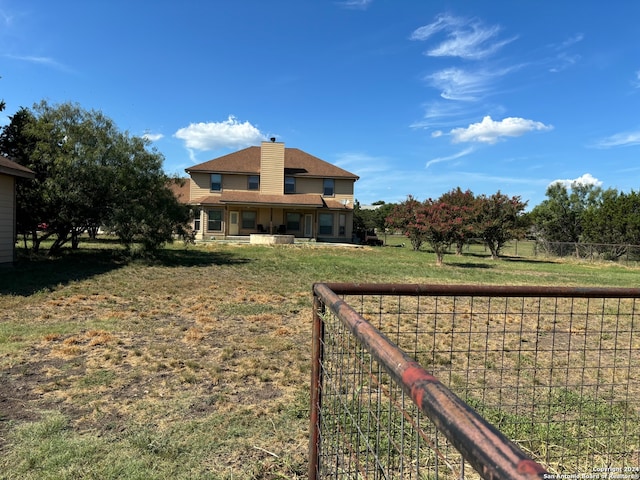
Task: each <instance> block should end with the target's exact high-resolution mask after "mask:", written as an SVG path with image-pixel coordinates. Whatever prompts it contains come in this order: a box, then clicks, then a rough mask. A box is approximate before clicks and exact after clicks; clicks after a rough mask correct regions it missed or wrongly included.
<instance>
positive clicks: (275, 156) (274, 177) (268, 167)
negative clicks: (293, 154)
mask: <svg viewBox="0 0 640 480" xmlns="http://www.w3.org/2000/svg"><path fill="white" fill-rule="evenodd" d="M260 193H262V194H266V195H282V194H284V143H282V142H276V139H275V138H272V139H271V141H270V142H262V144H261V145H260Z"/></svg>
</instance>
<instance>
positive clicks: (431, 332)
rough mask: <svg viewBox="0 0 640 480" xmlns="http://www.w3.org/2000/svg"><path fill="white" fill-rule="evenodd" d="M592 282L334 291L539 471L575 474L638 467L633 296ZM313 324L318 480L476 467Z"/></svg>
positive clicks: (344, 345) (332, 320)
mask: <svg viewBox="0 0 640 480" xmlns="http://www.w3.org/2000/svg"><path fill="white" fill-rule="evenodd" d="M361 290H362V289H361ZM396 290H397V288H396ZM514 290H517V289H514ZM539 290H540V289H539ZM593 290H595V291H596V292H595V293H598V294H599V295H600V296H593V295H585V291H584V289H575V291H573V296H572V295H570V294H569V293H571V290H567V289H563V290H561V291H558V290H557V289H556V290H554V289H553V288H549V289H546V290H545V289H544V288H542V289H541V291H540V292H537V293H536V294H535V295H534V294H532V293H531V291H529V292H528V293H527V294H526V295H517V292H516V291H513V292H511V293H509V294H505V293H504V291H505V290H504V288H503V289H498V288H497V289H496V291H495V292H494V293H493V294H492V293H491V291H490V289H489V290H487V289H486V288H484V289H482V291H479V292H478V293H476V294H473V293H469V292H468V291H466V290H465V291H464V292H463V293H464V294H461V293H460V292H457V293H456V291H455V290H454V287H452V289H451V291H450V292H447V293H446V294H442V293H438V294H428V293H424V294H422V293H421V294H419V295H418V294H412V295H401V294H396V293H391V292H389V293H388V294H375V295H369V294H367V295H364V294H362V292H361V291H355V292H352V294H350V293H349V292H342V296H343V298H344V301H345V302H346V303H348V304H349V305H350V306H352V307H353V308H354V309H355V310H357V311H358V313H360V314H361V315H362V317H363V318H365V319H366V320H368V321H369V322H371V323H372V324H373V325H374V326H375V327H376V328H377V329H379V330H380V331H381V332H382V333H384V334H385V335H386V336H387V337H388V338H389V339H390V340H391V341H393V342H394V343H395V344H396V345H398V346H399V347H400V348H401V349H402V350H403V351H404V352H406V353H408V354H409V355H410V356H411V357H413V358H415V359H416V360H417V361H418V362H419V363H420V364H421V365H422V366H423V367H424V368H426V369H427V370H429V371H430V372H432V373H433V375H434V376H435V377H437V378H438V379H439V380H440V381H441V382H443V383H444V384H445V385H446V386H448V387H449V388H450V389H451V390H452V391H453V392H454V393H455V394H456V395H458V396H459V397H460V398H461V399H462V400H464V401H465V402H466V403H467V404H469V405H471V406H472V407H473V408H474V409H475V410H476V411H478V413H480V415H482V416H483V417H484V418H485V419H486V420H487V421H488V422H489V423H491V424H493V425H494V426H495V427H496V428H497V429H498V430H500V431H501V432H502V433H503V434H504V435H505V436H507V437H508V438H510V439H511V440H513V441H514V442H516V443H517V444H518V445H519V446H520V447H521V448H522V449H523V450H524V451H525V452H527V453H529V454H530V455H531V457H532V458H534V459H536V460H538V461H540V462H542V463H543V464H544V465H546V466H547V467H548V468H549V470H550V471H551V472H555V473H564V474H588V473H591V472H593V471H594V469H599V468H633V467H637V466H638V465H640V332H639V331H638V329H639V328H640V327H639V319H638V307H639V303H638V296H640V291H638V292H635V291H633V292H631V289H627V290H629V291H630V292H631V293H634V292H635V296H634V295H633V294H629V295H628V296H626V297H625V296H622V295H618V294H619V293H620V291H618V292H617V293H618V294H616V295H613V296H607V295H606V293H607V292H606V291H605V289H600V290H598V289H593ZM567 292H569V293H567ZM612 292H613V290H611V291H610V293H612ZM560 293H562V295H560ZM592 293H594V292H592ZM323 320H324V323H325V335H324V345H323V346H324V359H323V365H322V390H323V398H322V422H323V425H322V436H323V438H322V454H321V455H322V463H321V464H322V468H323V469H324V470H323V472H325V473H326V476H323V477H322V478H332V477H333V476H335V477H336V478H338V477H340V478H427V477H432V476H434V475H435V476H440V477H443V478H447V477H451V478H453V477H454V476H455V477H459V476H460V475H461V474H462V473H464V474H466V476H467V477H469V476H473V475H475V472H470V468H469V467H467V468H464V466H463V464H462V461H461V459H460V456H459V454H458V453H457V452H456V451H455V449H453V448H451V446H450V445H448V442H446V441H445V439H444V438H443V437H442V435H439V434H438V432H437V430H436V429H435V427H434V426H433V425H432V424H431V423H430V422H429V421H428V419H426V418H425V417H424V416H421V415H420V414H419V412H418V411H417V409H416V408H415V407H413V405H412V403H411V401H410V400H409V399H406V398H405V397H404V395H403V393H402V390H401V389H400V388H399V387H398V386H397V385H395V384H394V383H393V382H391V381H390V379H389V377H388V375H387V374H386V373H384V371H382V370H381V369H380V367H379V366H378V365H377V364H376V362H375V361H373V360H372V359H371V357H370V356H369V354H368V353H367V352H366V351H364V350H363V349H362V347H361V346H359V345H358V343H357V341H356V340H355V339H354V338H353V336H352V335H351V333H350V332H349V331H348V330H347V329H345V327H344V326H343V325H342V323H341V322H340V320H339V319H337V318H336V317H335V316H334V315H332V314H325V315H324V317H323ZM461 470H464V472H461ZM383 472H384V473H383ZM343 473H348V474H349V475H350V476H349V475H347V476H346V477H341V475H342V474H343Z"/></svg>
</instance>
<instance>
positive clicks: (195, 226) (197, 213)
mask: <svg viewBox="0 0 640 480" xmlns="http://www.w3.org/2000/svg"><path fill="white" fill-rule="evenodd" d="M200 213H201V212H200V209H199V208H196V209H195V210H193V231H194V232H199V231H200Z"/></svg>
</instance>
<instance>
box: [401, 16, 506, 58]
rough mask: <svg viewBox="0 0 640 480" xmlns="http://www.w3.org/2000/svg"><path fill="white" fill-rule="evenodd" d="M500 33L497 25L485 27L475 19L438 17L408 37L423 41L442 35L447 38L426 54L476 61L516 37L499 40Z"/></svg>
mask: <svg viewBox="0 0 640 480" xmlns="http://www.w3.org/2000/svg"><path fill="white" fill-rule="evenodd" d="M500 30H501V28H500V26H498V25H493V26H485V25H484V24H482V22H480V21H479V20H477V19H467V18H462V17H456V16H453V15H449V14H441V15H438V16H437V17H436V20H435V21H434V22H432V23H430V24H428V25H424V26H422V27H420V28H417V29H416V30H414V32H413V33H412V34H411V37H410V38H411V39H412V40H420V41H426V40H429V39H432V38H433V37H435V36H437V35H438V34H440V33H443V34H444V35H445V36H446V39H445V40H442V41H441V42H440V43H439V44H438V45H436V46H434V47H432V48H429V49H428V50H427V51H426V52H425V55H428V56H430V57H459V58H464V59H468V60H469V59H471V60H474V59H475V60H477V59H481V58H485V57H488V56H490V55H492V54H493V53H495V52H497V51H498V50H499V49H500V48H502V47H503V46H504V45H506V44H508V43H510V42H512V41H513V40H515V38H516V37H512V38H509V39H503V40H501V39H498V38H497V37H498V34H499V33H500Z"/></svg>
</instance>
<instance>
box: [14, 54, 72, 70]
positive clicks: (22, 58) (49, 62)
mask: <svg viewBox="0 0 640 480" xmlns="http://www.w3.org/2000/svg"><path fill="white" fill-rule="evenodd" d="M3 57H4V58H8V59H11V60H16V61H19V62H27V63H33V64H35V65H41V66H43V67H50V68H55V69H57V70H62V71H65V72H70V71H71V68H69V67H67V66H66V65H64V64H63V63H60V62H58V61H57V60H55V59H53V58H51V57H39V56H35V55H11V54H5V55H3Z"/></svg>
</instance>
